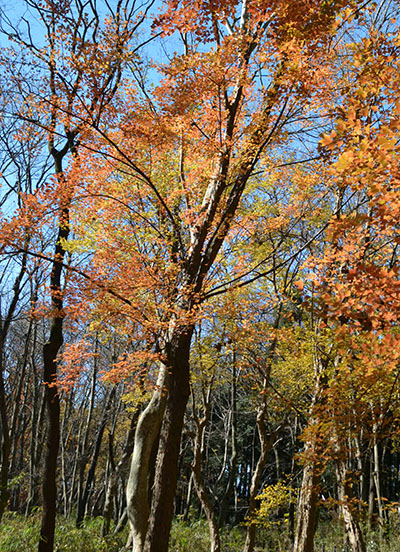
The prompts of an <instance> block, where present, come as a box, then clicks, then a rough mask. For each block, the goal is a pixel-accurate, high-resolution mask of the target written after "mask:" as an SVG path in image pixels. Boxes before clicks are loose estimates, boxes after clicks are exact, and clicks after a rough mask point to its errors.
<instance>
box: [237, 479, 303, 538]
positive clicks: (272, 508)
mask: <svg viewBox="0 0 400 552" xmlns="http://www.w3.org/2000/svg"><path fill="white" fill-rule="evenodd" d="M257 500H260V501H261V503H260V506H259V508H258V510H256V512H255V514H254V515H253V516H252V517H251V519H247V523H248V524H255V525H262V526H263V527H271V526H273V525H281V524H282V523H287V521H288V516H287V515H285V516H284V518H283V520H282V519H279V520H274V519H273V516H274V515H276V514H277V513H278V512H279V510H288V509H289V506H290V504H294V503H295V502H296V489H294V488H293V487H292V486H291V485H290V484H289V483H286V482H285V481H284V480H280V481H278V483H275V484H274V485H267V486H265V487H264V489H263V490H262V492H261V493H260V494H259V495H258V496H257Z"/></svg>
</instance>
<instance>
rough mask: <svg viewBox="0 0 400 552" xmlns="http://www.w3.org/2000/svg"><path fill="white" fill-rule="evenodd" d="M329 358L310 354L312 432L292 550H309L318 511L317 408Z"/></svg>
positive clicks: (321, 404) (324, 386)
mask: <svg viewBox="0 0 400 552" xmlns="http://www.w3.org/2000/svg"><path fill="white" fill-rule="evenodd" d="M329 360H330V359H329V357H328V356H326V357H325V358H324V361H322V360H321V357H320V354H319V351H318V350H317V347H316V351H315V353H314V373H315V391H314V396H313V401H312V405H311V417H310V422H309V425H310V427H312V426H314V427H315V429H314V435H312V437H311V439H310V441H309V442H308V443H307V444H306V447H305V453H304V456H305V461H306V464H305V466H304V470H303V480H302V484H301V488H300V495H299V502H298V507H297V526H296V535H295V540H294V545H293V552H313V550H314V534H315V528H316V522H317V512H318V493H319V483H320V480H321V474H322V464H321V462H320V461H319V456H320V454H321V451H320V446H321V445H320V444H319V438H320V431H319V427H318V426H319V421H320V420H319V411H320V409H321V408H323V406H324V401H325V399H324V395H323V393H324V390H325V389H326V386H327V379H326V373H325V369H326V366H327V364H328V363H329Z"/></svg>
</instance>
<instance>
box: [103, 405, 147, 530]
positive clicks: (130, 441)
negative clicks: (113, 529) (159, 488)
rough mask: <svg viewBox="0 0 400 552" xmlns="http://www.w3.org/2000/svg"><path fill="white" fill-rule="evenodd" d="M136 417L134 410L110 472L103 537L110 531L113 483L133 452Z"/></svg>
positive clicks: (105, 501) (123, 469) (104, 510)
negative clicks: (115, 463) (125, 436)
mask: <svg viewBox="0 0 400 552" xmlns="http://www.w3.org/2000/svg"><path fill="white" fill-rule="evenodd" d="M137 419H138V414H137V412H135V414H134V415H133V416H132V419H131V425H130V428H129V432H128V435H127V438H126V441H125V446H124V450H123V452H122V455H121V458H120V460H119V462H118V464H117V465H116V467H115V469H114V470H113V471H112V472H111V475H110V478H109V481H108V485H107V490H106V496H105V499H104V508H103V518H104V522H103V526H102V536H103V537H104V536H105V535H107V534H108V533H109V531H110V525H111V517H112V511H113V498H114V492H115V485H116V483H117V481H118V477H119V475H120V474H121V473H122V472H123V471H125V467H126V466H127V464H128V461H129V459H130V457H131V454H132V452H133V446H134V440H135V430H136V424H137Z"/></svg>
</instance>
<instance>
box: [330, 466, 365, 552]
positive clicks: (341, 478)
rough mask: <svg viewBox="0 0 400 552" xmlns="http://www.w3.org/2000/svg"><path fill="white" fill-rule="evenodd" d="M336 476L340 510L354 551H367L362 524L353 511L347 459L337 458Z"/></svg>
mask: <svg viewBox="0 0 400 552" xmlns="http://www.w3.org/2000/svg"><path fill="white" fill-rule="evenodd" d="M336 477H337V483H338V499H339V503H340V510H341V512H342V516H343V521H344V525H345V530H346V537H347V539H348V542H349V544H350V546H351V550H352V552H366V548H365V543H364V539H363V536H362V533H361V530H360V526H359V524H358V522H357V520H356V518H355V517H354V514H353V511H352V506H351V498H352V496H353V491H352V485H351V483H350V481H349V474H348V470H347V463H346V460H345V459H343V458H338V459H337V460H336Z"/></svg>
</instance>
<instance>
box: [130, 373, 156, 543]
mask: <svg viewBox="0 0 400 552" xmlns="http://www.w3.org/2000/svg"><path fill="white" fill-rule="evenodd" d="M165 377H166V367H165V366H164V365H161V367H160V373H159V377H158V381H157V388H156V390H155V391H154V393H153V396H152V398H151V400H150V402H149V404H148V405H147V407H146V408H145V409H144V411H143V412H142V414H141V415H140V417H139V420H138V423H137V426H136V432H135V442H134V448H133V455H132V461H131V468H130V473H129V478H128V485H127V489H126V499H127V512H128V518H129V524H130V528H131V535H130V538H131V542H132V551H133V552H142V551H143V547H144V542H145V538H146V533H147V529H148V525H149V517H150V499H149V485H148V477H149V473H150V472H151V469H150V460H151V456H152V449H153V446H154V444H155V442H156V440H157V437H158V434H159V431H160V427H161V421H162V418H163V414H164V409H165V400H166V393H165V389H164V383H165Z"/></svg>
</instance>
